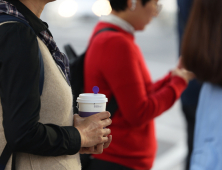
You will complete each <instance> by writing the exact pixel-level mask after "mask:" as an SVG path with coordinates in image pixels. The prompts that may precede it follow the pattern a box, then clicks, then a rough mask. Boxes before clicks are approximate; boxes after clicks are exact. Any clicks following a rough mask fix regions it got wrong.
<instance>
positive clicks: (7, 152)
mask: <svg viewBox="0 0 222 170" xmlns="http://www.w3.org/2000/svg"><path fill="white" fill-rule="evenodd" d="M8 21H17V22H20V23H23V24H25V25H26V26H27V27H29V28H30V29H31V30H32V31H33V32H34V33H35V31H34V30H33V28H32V27H31V26H30V25H29V24H28V23H27V22H26V21H24V20H22V19H19V18H17V17H14V16H11V15H5V14H4V15H0V23H3V22H8ZM36 41H37V39H36ZM37 42H38V41H37ZM38 56H39V65H40V76H39V94H40V96H41V95H42V90H43V85H44V63H43V59H42V54H41V51H40V48H39V46H38ZM12 154H13V148H12V147H10V146H9V144H8V143H7V144H6V146H5V148H4V150H3V152H2V154H1V156H0V170H4V169H5V167H6V165H7V163H8V160H9V158H10V157H11V155H12ZM15 157H16V154H15V153H14V154H13V161H12V170H15Z"/></svg>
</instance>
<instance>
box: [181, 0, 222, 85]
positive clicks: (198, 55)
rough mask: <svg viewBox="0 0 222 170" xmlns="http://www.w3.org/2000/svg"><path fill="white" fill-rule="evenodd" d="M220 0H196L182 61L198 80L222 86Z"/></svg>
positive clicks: (221, 3)
mask: <svg viewBox="0 0 222 170" xmlns="http://www.w3.org/2000/svg"><path fill="white" fill-rule="evenodd" d="M221 7H222V1H221V0H195V1H194V4H193V8H192V12H191V15H190V18H189V21H188V25H187V28H186V31H185V34H184V38H183V43H182V62H183V64H184V66H185V67H186V68H187V69H188V70H190V71H192V72H194V73H195V75H196V77H197V79H199V80H201V81H205V82H211V83H213V84H218V85H222V33H221V30H222V11H221Z"/></svg>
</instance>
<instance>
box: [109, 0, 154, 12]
mask: <svg viewBox="0 0 222 170" xmlns="http://www.w3.org/2000/svg"><path fill="white" fill-rule="evenodd" d="M141 1H142V4H143V5H145V4H146V3H147V2H148V1H150V0H141ZM109 2H110V5H111V7H112V9H113V10H115V11H124V10H125V9H126V8H127V0H109Z"/></svg>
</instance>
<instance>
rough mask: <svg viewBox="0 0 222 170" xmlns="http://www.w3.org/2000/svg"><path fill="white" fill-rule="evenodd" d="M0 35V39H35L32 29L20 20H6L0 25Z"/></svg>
mask: <svg viewBox="0 0 222 170" xmlns="http://www.w3.org/2000/svg"><path fill="white" fill-rule="evenodd" d="M0 37H1V39H0V40H2V39H4V38H6V39H7V40H10V39H22V40H25V39H33V38H34V39H35V38H36V35H35V33H34V31H32V29H31V28H30V27H28V26H26V25H25V24H23V23H20V22H6V23H3V24H2V25H1V26H0Z"/></svg>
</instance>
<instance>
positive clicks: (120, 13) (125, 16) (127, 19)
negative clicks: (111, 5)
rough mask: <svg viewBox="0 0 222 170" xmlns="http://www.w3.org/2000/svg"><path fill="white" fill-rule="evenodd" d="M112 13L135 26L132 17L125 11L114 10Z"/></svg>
mask: <svg viewBox="0 0 222 170" xmlns="http://www.w3.org/2000/svg"><path fill="white" fill-rule="evenodd" d="M111 14H113V15H115V16H117V17H119V18H121V19H123V20H124V21H126V22H128V23H129V24H131V25H132V26H133V24H132V23H131V21H130V18H129V17H128V15H127V14H126V13H125V12H117V11H114V10H112V12H111Z"/></svg>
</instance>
